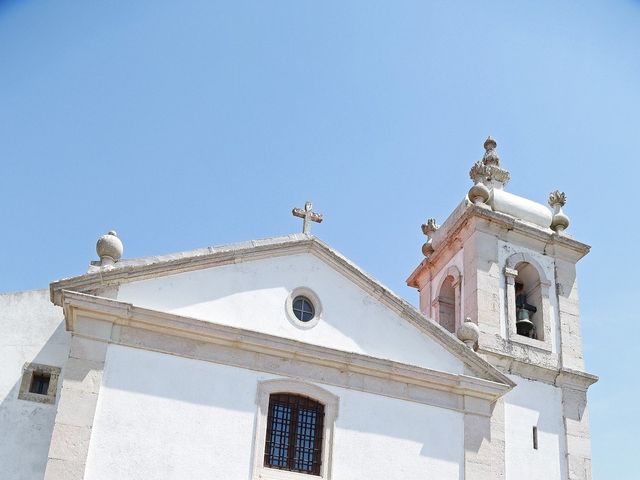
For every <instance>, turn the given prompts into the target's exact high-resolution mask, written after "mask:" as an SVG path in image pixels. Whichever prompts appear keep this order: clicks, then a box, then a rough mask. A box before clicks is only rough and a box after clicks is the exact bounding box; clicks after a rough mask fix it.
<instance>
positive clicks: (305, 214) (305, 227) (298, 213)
mask: <svg viewBox="0 0 640 480" xmlns="http://www.w3.org/2000/svg"><path fill="white" fill-rule="evenodd" d="M312 208H313V205H312V204H311V202H306V203H305V204H304V210H303V209H302V208H294V209H293V210H291V213H292V214H293V216H295V217H300V218H302V219H304V221H303V222H302V233H309V229H310V228H309V227H310V225H309V220H311V221H312V222H316V223H321V222H322V214H321V213H316V212H313V211H312V210H311V209H312Z"/></svg>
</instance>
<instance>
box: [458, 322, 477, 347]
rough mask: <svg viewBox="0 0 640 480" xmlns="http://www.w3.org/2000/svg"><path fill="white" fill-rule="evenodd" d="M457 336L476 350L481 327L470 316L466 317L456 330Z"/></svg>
mask: <svg viewBox="0 0 640 480" xmlns="http://www.w3.org/2000/svg"><path fill="white" fill-rule="evenodd" d="M456 335H457V337H458V338H459V339H460V340H461V341H463V342H464V344H465V345H466V346H467V347H469V348H470V349H472V350H474V349H475V346H476V344H477V343H478V338H480V329H479V328H478V325H476V324H475V323H473V322H472V321H471V319H470V318H469V317H467V318H465V319H464V322H463V323H462V325H460V326H459V327H458V330H456Z"/></svg>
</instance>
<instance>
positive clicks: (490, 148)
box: [482, 135, 500, 167]
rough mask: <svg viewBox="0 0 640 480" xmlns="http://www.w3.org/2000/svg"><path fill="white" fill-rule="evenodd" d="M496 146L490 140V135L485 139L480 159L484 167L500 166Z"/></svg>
mask: <svg viewBox="0 0 640 480" xmlns="http://www.w3.org/2000/svg"><path fill="white" fill-rule="evenodd" d="M497 146H498V144H497V143H496V141H495V140H494V139H493V138H491V135H489V136H488V137H487V139H486V140H485V141H484V150H485V152H484V157H482V163H484V164H485V165H494V166H496V167H499V166H500V157H499V156H498V152H496V147H497Z"/></svg>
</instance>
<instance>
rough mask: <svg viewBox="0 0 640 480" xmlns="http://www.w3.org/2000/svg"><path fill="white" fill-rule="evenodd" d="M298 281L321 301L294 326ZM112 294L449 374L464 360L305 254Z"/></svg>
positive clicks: (148, 282) (139, 285)
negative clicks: (315, 312) (290, 299)
mask: <svg viewBox="0 0 640 480" xmlns="http://www.w3.org/2000/svg"><path fill="white" fill-rule="evenodd" d="M298 287H308V288H310V289H312V290H313V291H314V292H315V293H316V294H317V295H318V297H319V298H320V302H321V303H322V316H321V321H320V322H319V323H318V324H317V325H316V326H315V327H313V328H311V329H306V330H305V329H301V328H300V327H298V326H296V325H295V324H294V323H293V322H291V321H290V320H289V319H288V317H287V315H286V314H285V301H286V298H287V296H288V295H289V293H290V292H291V291H293V290H294V289H295V288H298ZM117 299H118V300H121V301H125V302H130V303H133V304H135V305H138V306H142V307H147V308H152V309H156V310H162V311H167V312H171V313H175V314H179V315H185V316H190V317H194V318H199V319H202V320H209V321H211V322H216V323H221V324H225V325H231V326H235V327H240V328H246V329H251V330H256V331H260V332H265V333H269V334H272V335H277V336H281V337H285V338H291V339H295V340H299V341H303V342H307V343H312V344H316V345H322V346H326V347H331V348H335V349H339V350H344V351H348V352H356V353H363V354H367V355H371V356H375V357H379V358H385V359H392V360H396V361H399V362H403V363H408V364H412V365H417V366H421V367H426V368H431V369H434V370H440V371H446V372H451V373H462V372H463V365H462V362H461V361H460V360H458V359H457V358H456V357H455V356H454V355H452V354H450V353H449V352H448V351H446V350H445V349H444V348H443V347H442V346H441V345H440V344H438V343H437V342H435V341H433V340H432V339H431V338H429V337H428V336H427V335H425V334H423V333H421V332H420V331H419V330H417V329H416V328H415V327H413V326H412V325H411V324H410V323H409V322H408V321H406V320H405V319H403V318H401V317H400V316H399V315H398V314H396V313H395V312H393V311H392V310H390V309H389V308H387V307H385V306H384V305H382V304H381V303H380V302H379V301H377V300H376V299H374V298H373V297H372V296H371V295H369V294H368V293H367V292H365V291H364V290H362V289H361V288H360V287H358V286H356V285H355V284H354V283H352V282H351V281H350V280H349V279H348V278H346V277H344V276H343V275H342V274H340V273H338V272H337V271H335V270H334V269H333V268H332V267H330V266H329V265H327V264H326V263H325V262H323V261H322V260H320V259H319V258H317V257H315V256H314V255H312V254H298V255H290V256H282V257H275V258H269V259H263V260H255V261H250V262H243V263H238V264H233V265H225V266H220V267H215V268H209V269H204V270H197V271H193V272H187V273H182V274H178V275H171V276H165V277H159V278H154V279H149V280H143V281H139V282H133V283H127V284H123V285H121V287H120V289H119V292H118V296H117Z"/></svg>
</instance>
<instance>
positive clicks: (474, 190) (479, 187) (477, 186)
mask: <svg viewBox="0 0 640 480" xmlns="http://www.w3.org/2000/svg"><path fill="white" fill-rule="evenodd" d="M490 175H491V171H490V169H489V167H487V166H486V165H485V164H484V163H482V162H476V163H474V164H473V167H471V170H469V176H470V177H471V180H473V183H474V185H473V187H471V188H470V189H469V193H468V194H467V195H468V197H469V200H470V201H471V202H473V203H474V204H475V205H480V204H483V203H485V202H486V201H487V200H488V199H489V188H487V186H486V185H485V183H486V182H487V180H488V179H489V176H490Z"/></svg>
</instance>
